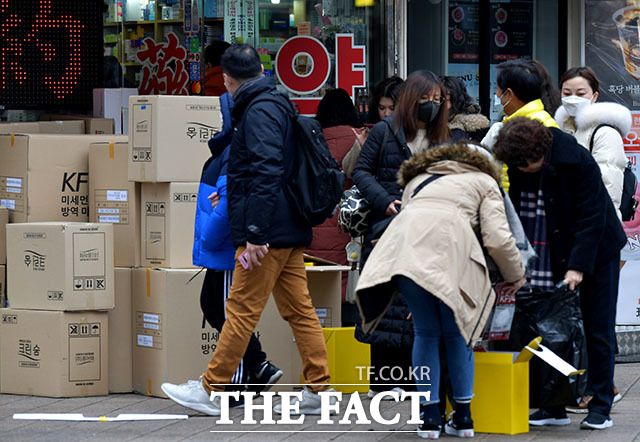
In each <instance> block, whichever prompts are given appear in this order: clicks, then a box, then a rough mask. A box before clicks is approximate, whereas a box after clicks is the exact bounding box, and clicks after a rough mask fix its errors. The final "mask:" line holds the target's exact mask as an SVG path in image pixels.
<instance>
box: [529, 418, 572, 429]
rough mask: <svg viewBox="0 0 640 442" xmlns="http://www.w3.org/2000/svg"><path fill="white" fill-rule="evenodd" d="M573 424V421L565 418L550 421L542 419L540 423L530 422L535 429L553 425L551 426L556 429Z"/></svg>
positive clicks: (550, 419)
mask: <svg viewBox="0 0 640 442" xmlns="http://www.w3.org/2000/svg"><path fill="white" fill-rule="evenodd" d="M570 424H571V419H569V418H568V417H567V418H564V419H555V418H549V419H541V420H538V421H531V420H530V421H529V425H533V426H534V427H544V426H546V425H551V426H555V427H563V426H565V425H570Z"/></svg>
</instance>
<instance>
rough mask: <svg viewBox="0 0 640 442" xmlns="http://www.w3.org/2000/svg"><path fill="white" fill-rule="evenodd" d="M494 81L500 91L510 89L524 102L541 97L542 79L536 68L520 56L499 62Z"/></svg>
mask: <svg viewBox="0 0 640 442" xmlns="http://www.w3.org/2000/svg"><path fill="white" fill-rule="evenodd" d="M496 82H497V83H498V86H499V87H500V89H502V92H504V91H506V90H507V89H511V90H512V91H513V93H514V94H515V95H516V97H518V98H519V99H520V100H521V101H523V102H525V103H529V102H530V101H533V100H537V99H539V98H542V79H541V78H540V75H539V74H538V69H536V67H535V66H534V65H533V64H532V63H531V62H530V61H527V60H524V59H522V58H519V59H517V60H509V61H505V62H504V63H500V64H499V65H498V78H497V79H496Z"/></svg>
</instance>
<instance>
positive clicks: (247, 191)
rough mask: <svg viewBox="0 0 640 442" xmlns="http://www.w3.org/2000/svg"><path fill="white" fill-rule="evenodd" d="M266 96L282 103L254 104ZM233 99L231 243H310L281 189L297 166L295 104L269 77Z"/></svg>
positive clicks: (303, 224) (250, 83) (306, 228)
mask: <svg viewBox="0 0 640 442" xmlns="http://www.w3.org/2000/svg"><path fill="white" fill-rule="evenodd" d="M267 96H275V97H277V98H278V99H280V100H281V101H282V104H278V103H274V102H271V101H262V102H259V103H256V101H257V100H259V99H260V98H261V97H267ZM233 101H234V103H235V104H234V107H233V111H232V113H231V116H232V119H233V125H234V133H233V141H232V144H231V152H230V153H229V164H228V171H227V177H228V180H229V185H228V195H229V196H228V198H229V219H230V223H231V240H232V243H233V245H234V246H235V247H238V246H242V245H245V243H246V242H247V241H249V242H251V243H253V244H259V245H263V244H267V243H268V244H269V245H270V246H271V247H274V248H288V247H306V246H308V245H309V244H310V243H311V238H312V233H311V226H310V225H308V224H307V223H306V222H305V221H304V219H303V218H302V217H301V216H300V215H299V214H298V212H297V211H296V209H295V207H294V206H292V205H291V203H290V202H289V201H288V199H287V197H286V195H285V192H284V188H285V185H286V183H287V181H288V180H289V178H290V177H291V174H292V173H293V171H294V168H295V165H296V144H295V137H294V130H293V124H292V121H291V118H290V112H291V111H292V110H293V107H292V106H291V103H290V102H289V99H288V97H287V96H286V95H284V94H282V93H280V92H278V91H277V90H276V86H275V84H274V83H273V80H272V79H271V78H269V77H264V76H260V77H258V78H257V79H254V80H250V81H248V82H246V83H244V84H242V85H241V86H240V87H239V88H238V90H236V92H235V94H234V95H233ZM252 103H255V104H252Z"/></svg>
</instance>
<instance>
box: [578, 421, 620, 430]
mask: <svg viewBox="0 0 640 442" xmlns="http://www.w3.org/2000/svg"><path fill="white" fill-rule="evenodd" d="M611 427H613V421H612V420H611V419H607V420H605V421H604V422H603V423H601V424H590V423H587V422H581V423H580V428H582V429H583V430H606V429H607V428H611Z"/></svg>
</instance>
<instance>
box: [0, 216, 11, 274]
mask: <svg viewBox="0 0 640 442" xmlns="http://www.w3.org/2000/svg"><path fill="white" fill-rule="evenodd" d="M8 223H9V209H7V208H6V207H0V264H6V263H7V224H8Z"/></svg>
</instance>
